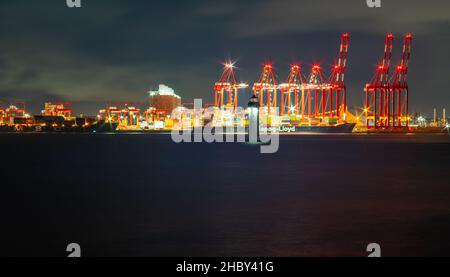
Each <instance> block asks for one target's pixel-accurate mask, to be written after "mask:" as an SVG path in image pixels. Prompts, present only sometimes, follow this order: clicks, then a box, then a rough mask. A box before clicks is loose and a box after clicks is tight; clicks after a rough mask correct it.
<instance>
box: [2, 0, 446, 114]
mask: <svg viewBox="0 0 450 277" xmlns="http://www.w3.org/2000/svg"><path fill="white" fill-rule="evenodd" d="M82 4H83V7H82V8H80V9H69V8H67V6H66V1H65V0H39V1H36V0H2V1H1V2H0V101H4V102H5V103H7V102H9V101H13V100H16V99H23V100H25V101H26V103H27V106H28V108H29V109H30V110H31V111H32V112H33V113H37V112H39V111H40V110H41V109H42V108H41V107H42V103H43V102H44V101H56V100H70V101H72V102H73V106H74V109H75V111H76V112H77V113H81V112H83V113H85V114H96V113H97V111H98V109H100V108H101V107H102V106H104V105H105V103H106V102H108V101H133V102H144V101H145V97H146V91H148V90H149V89H152V88H156V87H157V86H158V84H160V83H165V84H167V85H169V86H171V87H173V88H174V89H175V90H176V92H177V93H178V94H179V95H181V96H182V97H183V101H184V102H192V100H193V98H194V97H196V98H203V99H204V101H205V102H211V101H212V100H211V99H212V89H213V84H214V82H215V81H216V80H217V79H218V78H219V77H220V73H221V72H220V71H221V66H222V65H221V62H223V61H224V60H225V59H227V58H231V59H236V60H238V64H237V65H238V67H239V70H238V74H239V76H240V79H241V80H243V81H247V82H249V83H250V84H252V83H253V82H254V81H256V79H257V78H258V76H259V75H260V71H261V65H262V64H263V63H264V62H268V61H270V62H273V64H274V66H275V68H276V70H277V75H278V77H279V78H280V80H282V81H284V80H285V79H286V76H287V74H288V70H289V64H291V63H292V62H300V63H301V65H303V66H304V67H307V68H308V71H309V67H310V65H311V64H312V63H320V64H321V65H322V66H323V67H324V68H325V69H328V68H329V67H330V66H331V64H332V63H334V59H335V57H337V55H338V47H339V40H340V35H341V33H343V32H349V33H350V35H351V41H350V54H349V68H348V74H347V86H348V87H349V103H350V109H351V110H353V109H354V108H356V107H361V106H362V105H363V104H362V103H363V98H364V96H363V86H364V84H365V83H366V82H368V81H370V79H371V78H372V75H373V72H374V68H375V64H376V63H377V62H378V60H379V59H380V58H381V55H382V52H383V46H384V37H385V35H386V33H388V32H393V33H394V34H395V35H396V38H397V40H396V44H395V49H394V57H393V62H394V63H397V61H398V60H399V59H400V55H401V44H402V40H403V38H402V37H403V35H404V34H405V33H407V32H411V33H413V35H414V47H413V54H412V58H411V67H410V79H409V80H410V82H409V85H410V88H411V110H412V112H422V113H425V114H428V115H431V114H432V109H433V108H434V107H436V108H438V109H439V110H441V109H442V108H445V107H446V108H447V109H448V110H450V90H449V87H450V79H449V73H450V54H449V49H450V1H448V0H434V1H424V0H395V1H392V0H391V1H388V0H383V1H382V4H383V7H382V8H380V9H369V8H367V6H366V1H365V0H343V1H336V0H321V1H317V0H227V1H219V0H214V1H212V0H204V1H203V0H178V1H174V0H163V1H148V0H146V1H144V0H142V1H139V0H127V1H125V0H120V1H119V0H82ZM326 71H327V72H328V71H329V70H326ZM304 74H305V75H307V74H308V72H305V73H304ZM327 74H328V73H327ZM249 96H250V90H248V91H246V92H243V95H242V97H241V100H242V103H241V105H243V104H244V100H247V99H248V97H249Z"/></svg>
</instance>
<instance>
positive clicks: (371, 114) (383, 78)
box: [364, 34, 394, 129]
mask: <svg viewBox="0 0 450 277" xmlns="http://www.w3.org/2000/svg"><path fill="white" fill-rule="evenodd" d="M393 44H394V35H393V34H389V35H387V36H386V42H385V45H384V56H383V60H382V62H381V63H380V64H379V65H378V66H377V69H376V72H375V76H374V78H373V79H372V81H371V82H370V83H369V84H367V85H366V87H365V93H366V104H365V107H364V113H365V115H366V126H367V128H369V129H372V128H373V129H381V128H386V127H388V126H389V125H390V124H389V116H388V114H389V98H390V96H389V95H390V92H389V91H390V84H389V69H390V65H391V58H392V47H393ZM371 123H372V124H371Z"/></svg>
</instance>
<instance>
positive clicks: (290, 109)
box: [280, 64, 305, 116]
mask: <svg viewBox="0 0 450 277" xmlns="http://www.w3.org/2000/svg"><path fill="white" fill-rule="evenodd" d="M304 83H305V79H304V78H303V75H302V72H301V67H300V66H299V65H298V64H294V65H292V66H291V72H290V73H289V76H288V79H287V82H286V83H284V84H281V85H280V91H281V111H280V114H281V116H284V115H286V114H288V115H291V114H294V115H298V114H299V107H300V106H299V93H300V92H302V87H303V84H304ZM292 94H294V106H292ZM302 95H303V94H302Z"/></svg>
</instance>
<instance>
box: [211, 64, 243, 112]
mask: <svg viewBox="0 0 450 277" xmlns="http://www.w3.org/2000/svg"><path fill="white" fill-rule="evenodd" d="M234 69H235V66H234V63H231V62H227V63H225V65H224V69H223V73H222V76H221V77H220V80H219V81H218V82H216V84H215V85H214V105H215V106H216V107H218V108H223V107H225V106H229V107H234V109H237V107H238V99H239V98H238V97H239V96H238V92H239V89H245V88H248V84H245V83H239V82H238V81H237V78H236V74H235V73H234ZM225 97H227V99H226V100H227V102H225Z"/></svg>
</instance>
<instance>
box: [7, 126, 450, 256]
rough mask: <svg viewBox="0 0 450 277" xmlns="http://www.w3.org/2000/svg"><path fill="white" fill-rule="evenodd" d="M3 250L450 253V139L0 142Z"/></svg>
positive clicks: (30, 138)
mask: <svg viewBox="0 0 450 277" xmlns="http://www.w3.org/2000/svg"><path fill="white" fill-rule="evenodd" d="M0 143H1V153H2V154H1V162H0V168H1V169H0V172H1V192H0V200H1V201H0V208H1V212H0V215H1V219H0V220H1V230H0V235H1V236H0V242H1V245H0V256H48V255H50V256H64V255H66V252H65V248H66V245H67V244H68V243H70V242H77V243H79V244H80V245H81V247H82V254H83V255H84V256H367V253H366V252H365V248H366V246H367V244H369V243H372V242H377V243H380V244H381V246H382V254H383V255H384V256H435V255H442V256H448V255H449V254H448V253H450V137H449V136H445V135H444V136H437V135H435V136H434V135H433V136H428V135H421V136H405V135H392V136H386V135H378V136H355V135H353V136H352V135H349V136H339V135H332V136H318V135H315V136H284V137H282V139H281V145H280V150H279V152H278V153H276V154H272V155H261V154H259V149H260V148H259V146H258V145H249V144H211V145H210V144H174V143H172V141H171V139H170V137H169V136H165V135H82V134H79V135H62V134H54V135H51V134H35V135H7V134H3V135H0Z"/></svg>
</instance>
